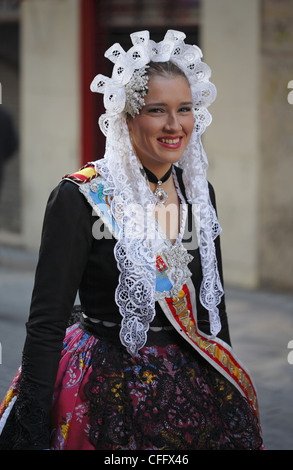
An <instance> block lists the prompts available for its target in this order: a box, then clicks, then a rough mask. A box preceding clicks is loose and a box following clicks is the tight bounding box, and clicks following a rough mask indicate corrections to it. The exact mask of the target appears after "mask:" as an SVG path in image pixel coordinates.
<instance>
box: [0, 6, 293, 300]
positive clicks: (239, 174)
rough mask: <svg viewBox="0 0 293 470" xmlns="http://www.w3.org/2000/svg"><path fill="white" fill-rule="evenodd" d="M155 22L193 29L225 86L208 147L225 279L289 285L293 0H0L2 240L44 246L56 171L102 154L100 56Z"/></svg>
mask: <svg viewBox="0 0 293 470" xmlns="http://www.w3.org/2000/svg"><path fill="white" fill-rule="evenodd" d="M143 29H149V30H150V31H151V35H152V38H154V39H155V40H161V39H163V37H164V34H165V31H166V30H167V29H178V30H182V31H185V33H186V35H187V41H188V42H193V43H197V44H198V45H199V46H200V47H201V48H202V50H203V54H204V61H206V62H207V63H208V64H209V65H210V66H211V68H212V81H213V82H214V83H215V85H216V86H217V89H218V98H217V101H216V102H215V103H214V104H213V105H212V106H211V108H210V111H211V113H212V116H213V123H212V125H211V126H210V127H209V128H208V130H207V131H206V134H205V136H204V145H205V149H206V152H207V155H208V159H209V162H210V168H209V172H208V177H209V180H210V181H211V182H212V184H213V185H214V187H215V190H216V194H217V204H218V213H219V219H220V222H221V225H222V228H223V235H222V250H223V258H224V266H225V279H226V283H227V284H234V285H238V286H241V287H252V288H254V287H265V288H270V289H286V290H291V291H292V290H293V249H292V240H293V211H292V203H293V184H292V169H293V132H292V129H293V106H292V105H290V103H289V101H288V94H289V91H290V90H289V89H288V83H289V81H290V80H293V5H292V0H246V1H245V2H244V1H243V0H168V1H167V0H22V1H14V0H0V82H1V85H2V87H1V88H2V104H1V106H3V107H5V108H6V109H7V110H8V111H9V112H10V114H11V116H12V118H13V121H14V124H15V127H16V129H17V133H18V136H19V141H20V145H19V149H18V150H17V151H16V152H15V153H14V156H13V158H11V159H9V161H8V162H7V164H6V165H5V178H4V181H3V185H2V190H1V196H0V243H10V244H18V245H21V246H23V247H24V248H25V249H27V250H35V251H36V250H38V247H39V243H40V233H41V227H42V220H43V214H44V209H45V204H46V201H47V199H48V196H49V194H50V192H51V190H52V189H53V188H54V187H55V185H56V184H57V183H58V182H59V180H60V178H61V177H62V176H63V175H64V174H66V173H70V172H73V171H75V170H76V169H77V168H79V167H80V166H82V165H83V164H84V163H86V162H87V161H92V160H95V159H97V158H99V157H102V156H103V152H104V138H103V136H102V135H101V133H100V131H99V128H98V117H99V115H100V114H101V113H102V112H103V106H102V97H101V96H99V95H96V94H92V93H91V92H90V90H89V85H90V82H91V80H92V79H93V77H94V76H95V75H96V74H97V73H103V74H105V75H108V74H109V73H110V68H109V66H110V63H109V64H107V63H106V62H107V61H106V60H104V58H103V54H104V52H105V50H106V49H107V47H109V46H110V45H112V44H113V43H114V42H120V43H121V44H122V45H124V47H125V48H126V49H128V48H129V47H130V45H131V44H130V39H129V34H130V33H131V32H133V31H139V30H143Z"/></svg>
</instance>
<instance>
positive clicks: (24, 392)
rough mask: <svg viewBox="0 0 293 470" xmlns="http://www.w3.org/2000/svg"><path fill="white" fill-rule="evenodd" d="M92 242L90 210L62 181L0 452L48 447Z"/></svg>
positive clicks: (48, 223) (54, 197) (49, 212)
mask: <svg viewBox="0 0 293 470" xmlns="http://www.w3.org/2000/svg"><path fill="white" fill-rule="evenodd" d="M91 244H92V216H91V209H90V207H89V205H88V204H87V202H86V200H85V198H84V197H83V195H82V194H81V193H80V192H79V190H78V187H77V186H76V185H75V184H74V183H71V182H68V181H63V182H62V183H61V184H60V185H59V186H58V187H57V188H56V189H55V190H54V191H53V192H52V194H51V196H50V198H49V201H48V205H47V208H46V213H45V218H44V225H43V232H42V241H41V247H40V254H39V261H38V265H37V269H36V276H35V285H34V290H33V294H32V301H31V308H30V315H29V320H28V322H27V324H26V328H27V335H26V341H25V345H24V349H23V359H22V372H21V381H20V390H19V395H18V398H17V400H16V402H15V404H14V406H13V408H12V410H11V412H10V414H9V417H8V420H7V422H6V425H5V427H4V429H3V431H2V434H1V436H0V449H1V448H2V449H46V448H49V446H50V410H51V403H52V396H53V390H54V385H55V380H56V375H57V370H58V364H59V360H60V354H61V350H62V345H63V339H64V335H65V331H66V326H67V321H68V318H69V316H70V313H71V311H72V307H73V304H74V301H75V298H76V294H77V290H78V287H79V284H80V280H81V278H82V275H83V271H84V268H85V266H86V263H87V258H88V253H89V251H90V249H91Z"/></svg>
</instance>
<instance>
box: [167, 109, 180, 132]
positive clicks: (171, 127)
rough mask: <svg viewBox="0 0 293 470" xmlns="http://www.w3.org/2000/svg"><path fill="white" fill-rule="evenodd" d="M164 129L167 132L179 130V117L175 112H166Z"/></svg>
mask: <svg viewBox="0 0 293 470" xmlns="http://www.w3.org/2000/svg"><path fill="white" fill-rule="evenodd" d="M164 129H165V131H167V132H176V131H179V130H181V123H180V117H179V116H178V115H177V113H176V112H170V113H168V114H167V118H166V122H165V126H164Z"/></svg>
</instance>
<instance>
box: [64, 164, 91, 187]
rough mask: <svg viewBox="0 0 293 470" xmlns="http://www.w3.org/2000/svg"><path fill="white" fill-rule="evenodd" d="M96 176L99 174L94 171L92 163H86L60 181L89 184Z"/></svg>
mask: <svg viewBox="0 0 293 470" xmlns="http://www.w3.org/2000/svg"><path fill="white" fill-rule="evenodd" d="M97 176H99V174H98V172H97V171H96V169H95V165H94V164H93V163H87V164H86V165H84V166H83V167H82V168H80V169H79V170H78V171H77V172H76V173H72V174H71V175H70V174H68V175H65V176H63V178H62V180H64V179H67V180H71V181H73V182H74V183H78V184H84V183H90V182H91V181H92V180H93V179H94V178H96V177H97Z"/></svg>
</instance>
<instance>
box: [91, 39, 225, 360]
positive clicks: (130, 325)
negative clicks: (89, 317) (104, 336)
mask: <svg viewBox="0 0 293 470" xmlns="http://www.w3.org/2000/svg"><path fill="white" fill-rule="evenodd" d="M130 37H131V40H132V43H133V47H131V48H130V49H129V51H127V52H125V51H124V50H123V49H122V47H121V46H120V45H119V44H114V45H113V46H112V47H111V48H110V49H109V50H108V51H106V53H105V57H107V58H108V59H110V60H111V61H112V62H113V63H114V67H113V73H112V77H111V78H108V77H105V76H103V75H97V76H96V77H95V78H94V80H93V82H92V84H91V90H92V91H93V92H99V93H103V94H104V105H105V108H106V113H105V114H103V115H102V116H101V117H100V120H99V124H100V128H101V130H102V132H103V133H104V134H105V136H106V149H105V156H104V158H103V159H101V160H97V161H96V162H94V163H95V168H96V170H97V171H98V172H99V174H100V175H101V176H102V178H103V184H104V191H105V193H109V194H112V195H113V198H112V203H111V211H112V214H113V217H114V218H115V220H116V222H117V224H118V226H119V228H120V231H119V235H118V239H117V242H116V245H115V250H114V254H115V258H116V261H117V266H118V268H119V271H120V275H119V282H118V286H117V288H116V296H115V300H116V303H117V305H118V307H119V311H120V313H121V315H122V322H121V330H120V339H121V342H122V344H123V345H124V346H125V347H126V348H127V350H128V351H129V353H130V354H132V355H135V354H137V352H138V351H139V349H141V348H142V347H143V346H144V345H145V343H146V339H147V331H148V329H149V325H150V323H151V321H152V320H153V318H154V316H155V300H156V293H155V284H156V269H155V262H156V253H155V249H154V246H153V241H152V237H144V236H143V230H144V229H143V227H144V226H145V220H146V218H147V226H148V234H149V233H150V231H152V230H154V227H153V225H152V224H153V218H152V216H151V215H152V208H153V207H154V205H155V203H156V201H155V198H154V195H153V193H152V192H151V190H150V188H149V184H148V183H147V182H146V180H145V177H144V175H143V172H142V171H141V170H142V165H141V163H140V161H139V160H138V158H137V157H136V155H135V154H134V150H133V147H132V145H131V141H130V137H129V132H128V127H127V124H126V112H125V109H126V103H127V100H128V99H129V96H128V95H127V92H126V90H127V85H128V89H129V83H131V79H132V77H133V74H134V73H135V72H136V71H138V70H140V69H143V68H144V67H145V66H146V65H147V64H148V63H149V62H151V61H152V62H166V61H172V62H174V63H175V64H176V65H177V66H178V67H179V68H180V69H181V70H182V71H183V72H184V73H185V75H186V77H187V78H188V80H189V84H190V87H191V92H192V98H193V106H194V110H193V113H194V120H195V125H194V130H193V133H192V136H191V140H190V142H189V145H188V147H187V149H186V150H185V152H184V154H183V156H182V158H181V160H180V162H179V166H180V167H181V168H182V169H183V181H184V185H185V189H186V196H187V200H188V202H189V203H190V204H198V205H199V207H200V243H199V249H200V256H201V263H202V272H203V280H202V284H201V289H200V301H201V303H202V305H203V306H204V307H205V308H206V309H207V310H208V312H209V319H210V330H211V333H212V334H213V335H216V334H217V333H218V332H219V331H220V329H221V324H220V320H219V312H218V307H217V305H218V304H219V302H220V300H221V296H222V295H223V288H222V285H221V281H220V277H219V272H218V267H217V259H216V253H215V246H214V239H215V237H216V236H217V235H218V234H219V233H220V231H221V229H220V227H219V223H218V220H217V217H216V213H215V210H214V208H213V206H212V204H211V202H210V197H209V190H208V183H207V180H206V171H207V167H208V162H207V158H206V155H205V152H204V149H203V146H202V143H201V134H202V133H203V132H204V130H205V128H206V127H207V126H208V125H209V124H210V122H211V116H210V114H209V112H208V111H207V107H208V106H209V105H210V104H211V103H212V102H213V101H214V99H215V97H216V88H215V86H214V85H213V84H212V83H211V82H210V81H209V78H210V74H211V71H210V68H209V67H208V66H207V65H206V64H205V63H203V62H202V61H201V57H202V53H201V50H200V49H199V48H198V47H197V46H194V45H188V44H185V43H184V39H185V34H184V33H182V32H179V31H173V30H169V31H167V33H166V35H165V38H164V40H163V41H161V42H159V43H155V42H154V41H152V40H150V37H149V32H148V31H141V32H137V33H133V34H131V36H130ZM144 86H145V83H143V84H142V87H144ZM141 89H142V88H141ZM131 90H132V92H133V96H132V98H133V97H134V98H137V94H136V90H135V89H134V88H133V86H132V85H131V86H130V91H131ZM128 91H129V90H128ZM141 95H142V94H140V97H141ZM134 112H138V109H135V111H134ZM137 207H141V208H143V210H142V211H137V210H134V208H137ZM133 217H135V221H136V224H135V227H136V229H135V230H136V235H137V233H138V232H139V230H140V229H141V232H140V233H141V236H129V231H128V230H126V227H127V228H129V222H131V221H133ZM137 231H138V232H137Z"/></svg>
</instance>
